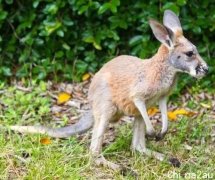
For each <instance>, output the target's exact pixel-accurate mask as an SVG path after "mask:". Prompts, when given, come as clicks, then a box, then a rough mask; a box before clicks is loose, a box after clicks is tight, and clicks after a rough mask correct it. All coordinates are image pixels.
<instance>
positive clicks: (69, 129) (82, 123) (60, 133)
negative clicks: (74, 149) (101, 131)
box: [10, 111, 93, 138]
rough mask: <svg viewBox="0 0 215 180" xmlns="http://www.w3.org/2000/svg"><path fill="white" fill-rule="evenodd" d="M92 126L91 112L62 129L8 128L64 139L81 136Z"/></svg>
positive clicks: (40, 127)
mask: <svg viewBox="0 0 215 180" xmlns="http://www.w3.org/2000/svg"><path fill="white" fill-rule="evenodd" d="M92 126H93V115H92V112H91V111H88V112H86V113H85V114H83V116H82V117H81V119H80V120H79V121H78V122H77V123H76V124H74V125H71V126H66V127H62V128H49V127H45V126H10V129H11V130H14V131H17V132H21V133H31V134H47V135H49V136H50V137H55V138H66V137H70V136H72V135H75V134H82V133H84V132H86V131H87V130H88V129H90V128H91V127H92Z"/></svg>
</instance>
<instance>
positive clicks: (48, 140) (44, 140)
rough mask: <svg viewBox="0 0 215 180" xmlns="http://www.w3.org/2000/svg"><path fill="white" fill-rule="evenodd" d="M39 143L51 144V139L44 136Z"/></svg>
mask: <svg viewBox="0 0 215 180" xmlns="http://www.w3.org/2000/svg"><path fill="white" fill-rule="evenodd" d="M40 143H41V144H43V145H48V144H51V143H52V142H51V139H49V138H47V137H45V138H42V139H40Z"/></svg>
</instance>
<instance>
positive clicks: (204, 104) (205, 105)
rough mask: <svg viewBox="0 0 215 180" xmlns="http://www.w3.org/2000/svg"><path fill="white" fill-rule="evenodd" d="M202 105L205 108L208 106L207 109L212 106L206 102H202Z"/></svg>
mask: <svg viewBox="0 0 215 180" xmlns="http://www.w3.org/2000/svg"><path fill="white" fill-rule="evenodd" d="M200 105H201V106H202V107H204V108H207V109H210V108H211V106H210V105H209V104H206V103H200Z"/></svg>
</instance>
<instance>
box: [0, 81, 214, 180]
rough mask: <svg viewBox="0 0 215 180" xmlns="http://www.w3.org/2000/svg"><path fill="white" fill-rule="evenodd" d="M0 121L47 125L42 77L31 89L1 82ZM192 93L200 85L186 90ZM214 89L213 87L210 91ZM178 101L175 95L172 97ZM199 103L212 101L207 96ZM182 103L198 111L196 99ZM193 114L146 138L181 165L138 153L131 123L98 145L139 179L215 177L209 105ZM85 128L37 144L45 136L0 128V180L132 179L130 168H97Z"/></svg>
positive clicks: (151, 146)
mask: <svg viewBox="0 0 215 180" xmlns="http://www.w3.org/2000/svg"><path fill="white" fill-rule="evenodd" d="M0 89H1V90H4V93H1V94H0V125H1V126H4V127H7V126H9V125H11V124H39V123H43V124H49V123H53V122H52V121H51V118H50V117H51V116H50V113H51V112H50V107H51V105H52V102H51V99H50V98H49V97H48V96H47V95H46V91H47V89H46V83H44V82H41V83H40V84H39V85H38V87H36V88H34V89H33V91H31V92H28V93H27V92H22V91H20V90H17V89H16V88H15V87H7V86H5V85H4V84H1V85H0ZM190 91H191V93H193V95H192V96H195V95H196V94H198V93H199V91H200V90H198V89H197V90H196V89H194V90H190ZM213 93H214V92H213ZM174 103H175V104H176V105H178V106H180V103H181V101H180V98H177V99H175V102H174ZM204 104H211V102H210V100H207V101H205V100H204ZM187 106H188V107H190V108H192V109H195V110H198V109H202V108H203V107H200V102H196V101H195V100H193V99H191V100H190V101H189V102H188V103H187ZM205 112H206V113H200V114H199V115H198V116H197V117H196V118H194V119H193V118H190V117H183V118H179V120H178V121H176V122H171V123H170V127H169V133H168V134H167V135H166V137H165V139H164V140H162V141H160V142H155V141H149V142H147V146H148V147H149V148H151V149H153V150H156V151H160V152H163V153H166V154H168V155H170V156H174V157H177V158H178V159H179V160H180V161H181V163H182V165H181V167H180V168H174V167H172V166H170V165H169V164H167V163H164V162H158V161H157V160H155V159H152V158H149V157H146V156H144V155H141V154H139V153H132V152H131V151H130V144H131V138H132V131H131V129H132V125H131V124H130V123H127V124H123V125H122V126H116V132H117V137H116V139H115V141H114V142H112V143H108V144H107V145H105V147H104V148H103V149H104V150H103V152H104V155H105V157H106V158H107V159H108V160H110V161H113V162H116V163H120V164H123V165H124V166H127V167H129V168H130V169H133V170H135V171H136V172H137V174H138V177H139V179H147V180H150V179H152V180H153V179H204V178H205V179H206V177H208V179H214V178H215V173H214V170H215V166H214V164H215V153H214V144H213V142H212V138H211V130H212V127H211V125H212V123H214V119H211V116H210V113H211V109H208V110H206V111H205ZM89 136H90V133H87V134H86V135H84V136H82V137H71V138H69V139H51V143H50V144H42V143H41V139H42V138H46V136H45V135H21V134H18V133H14V132H11V131H8V130H7V128H4V129H3V130H1V133H0V179H34V180H35V179H36V180H41V179H136V178H137V177H136V176H134V175H133V174H132V173H131V172H129V171H128V172H127V173H126V174H124V175H123V174H120V173H119V172H116V171H113V170H110V169H107V168H104V167H96V166H95V165H94V164H91V163H90V156H89V152H88V147H89Z"/></svg>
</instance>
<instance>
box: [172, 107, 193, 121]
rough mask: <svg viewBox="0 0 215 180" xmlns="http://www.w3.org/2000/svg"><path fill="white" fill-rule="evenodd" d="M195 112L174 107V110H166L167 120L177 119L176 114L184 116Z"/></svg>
mask: <svg viewBox="0 0 215 180" xmlns="http://www.w3.org/2000/svg"><path fill="white" fill-rule="evenodd" d="M195 114H196V113H195V112H192V111H187V110H186V109H176V110H175V111H169V112H168V118H169V120H172V121H175V120H176V119H177V115H185V116H193V115H195Z"/></svg>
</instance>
